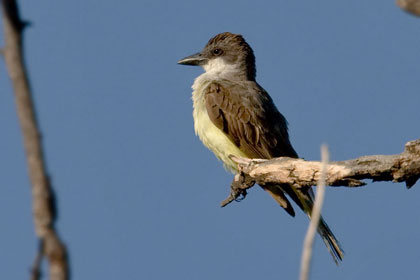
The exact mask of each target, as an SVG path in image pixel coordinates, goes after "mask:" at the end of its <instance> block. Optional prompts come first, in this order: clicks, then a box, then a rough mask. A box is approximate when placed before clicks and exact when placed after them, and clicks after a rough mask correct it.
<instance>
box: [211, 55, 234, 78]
mask: <svg viewBox="0 0 420 280" xmlns="http://www.w3.org/2000/svg"><path fill="white" fill-rule="evenodd" d="M203 68H204V71H206V75H207V76H208V77H212V78H222V77H226V76H232V75H235V74H237V73H240V72H241V69H240V67H239V65H238V64H228V63H226V62H225V61H224V60H223V59H222V58H220V57H218V58H214V59H211V60H210V61H209V62H208V63H207V64H206V65H203Z"/></svg>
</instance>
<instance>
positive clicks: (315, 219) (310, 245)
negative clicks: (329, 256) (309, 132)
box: [300, 145, 329, 280]
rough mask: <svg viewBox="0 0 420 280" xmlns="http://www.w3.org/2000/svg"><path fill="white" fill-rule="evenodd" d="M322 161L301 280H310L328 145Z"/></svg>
mask: <svg viewBox="0 0 420 280" xmlns="http://www.w3.org/2000/svg"><path fill="white" fill-rule="evenodd" d="M321 160H322V162H321V174H320V178H319V182H318V188H317V192H316V196H315V202H314V206H313V208H312V216H311V222H310V223H309V227H308V232H307V233H306V236H305V240H304V242H303V252H302V260H301V266H300V280H308V279H309V271H310V267H311V259H312V248H313V244H314V240H315V235H316V231H317V228H318V224H319V219H320V218H321V209H322V204H323V203H324V196H325V177H326V173H327V167H328V162H329V153H328V148H327V146H326V145H322V146H321Z"/></svg>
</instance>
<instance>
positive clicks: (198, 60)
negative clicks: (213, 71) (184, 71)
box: [178, 53, 207, 66]
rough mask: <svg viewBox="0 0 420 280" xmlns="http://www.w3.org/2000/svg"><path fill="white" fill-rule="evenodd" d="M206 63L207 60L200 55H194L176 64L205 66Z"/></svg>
mask: <svg viewBox="0 0 420 280" xmlns="http://www.w3.org/2000/svg"><path fill="white" fill-rule="evenodd" d="M206 62H207V59H206V58H205V57H203V55H202V54H201V53H196V54H193V55H190V56H187V57H185V58H183V59H181V60H180V61H178V64H182V65H193V66H200V65H203V64H205V63H206Z"/></svg>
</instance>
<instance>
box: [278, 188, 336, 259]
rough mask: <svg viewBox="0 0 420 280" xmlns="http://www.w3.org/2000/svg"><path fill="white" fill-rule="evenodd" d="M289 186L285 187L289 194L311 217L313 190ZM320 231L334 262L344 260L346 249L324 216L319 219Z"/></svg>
mask: <svg viewBox="0 0 420 280" xmlns="http://www.w3.org/2000/svg"><path fill="white" fill-rule="evenodd" d="M283 188H284V187H283ZM289 188H290V189H287V188H284V189H285V191H286V192H287V194H288V195H289V196H290V197H291V198H292V199H293V200H294V201H295V202H296V203H297V204H298V205H299V207H301V208H302V210H303V211H304V212H306V214H308V216H309V218H311V216H312V208H313V205H314V197H315V195H314V192H313V190H312V189H311V188H309V189H308V190H307V191H306V192H305V191H302V190H295V189H293V188H291V187H289ZM318 233H319V235H321V237H322V240H323V241H324V243H325V245H326V246H327V249H328V251H329V252H330V254H331V256H332V257H333V259H334V262H335V263H336V264H337V265H338V264H339V261H342V260H343V257H344V251H343V249H342V248H341V246H340V243H339V242H338V240H337V238H335V236H334V234H333V233H332V231H331V230H330V228H329V227H328V225H327V223H326V222H325V220H324V219H323V218H322V216H321V217H320V219H319V224H318Z"/></svg>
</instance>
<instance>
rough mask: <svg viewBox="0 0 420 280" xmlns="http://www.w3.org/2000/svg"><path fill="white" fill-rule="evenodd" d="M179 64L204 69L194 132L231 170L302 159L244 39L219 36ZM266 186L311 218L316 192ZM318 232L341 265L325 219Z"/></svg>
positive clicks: (197, 84) (197, 86)
mask: <svg viewBox="0 0 420 280" xmlns="http://www.w3.org/2000/svg"><path fill="white" fill-rule="evenodd" d="M178 64H181V65H191V66H201V67H202V68H204V73H203V74H201V75H200V76H198V77H197V78H196V79H195V80H194V83H193V85H192V90H193V92H192V100H193V119H194V129H195V133H196V135H198V137H199V138H200V140H201V141H202V142H203V144H204V145H205V146H206V147H207V148H208V149H210V150H211V151H212V152H213V153H214V154H215V156H216V157H217V158H218V159H220V160H221V161H222V162H223V164H224V167H225V168H226V169H227V170H228V171H231V172H232V173H234V174H238V173H239V170H238V167H237V165H236V163H235V162H234V161H233V160H232V158H231V155H234V156H236V157H245V158H260V159H271V158H275V157H291V158H298V154H297V153H296V151H295V150H294V148H293V146H292V144H291V143H290V140H289V132H288V123H287V121H286V118H285V117H284V116H283V115H282V114H281V113H280V112H279V111H278V109H277V107H276V105H275V104H274V102H273V100H272V98H271V97H270V95H269V94H268V93H267V91H266V90H264V88H262V87H261V86H260V85H259V84H258V83H257V81H256V66H255V56H254V52H253V50H252V48H251V46H250V45H249V44H248V43H247V42H246V41H245V39H244V38H243V36H242V35H240V34H233V33H230V32H223V33H220V34H217V35H216V36H214V37H212V38H211V39H210V40H209V41H208V43H207V44H206V45H205V47H204V48H203V49H202V51H201V52H198V53H196V54H193V55H190V56H187V57H185V58H183V59H181V60H179V61H178ZM261 187H262V188H263V189H264V190H265V191H266V192H267V193H268V194H270V195H271V196H272V197H273V198H274V200H275V201H276V202H277V203H278V204H279V205H280V206H281V207H283V208H284V210H286V212H287V213H288V214H290V215H291V216H292V217H294V216H295V212H294V209H293V206H292V204H291V203H290V201H289V199H288V198H287V196H288V197H289V198H291V199H292V200H293V201H294V202H295V203H296V204H297V205H298V207H300V208H301V209H302V210H303V211H304V212H305V213H306V214H307V215H308V216H309V218H310V217H311V212H312V207H313V204H314V192H313V190H312V189H311V188H308V189H303V188H295V187H294V186H289V185H276V184H265V185H261ZM286 195H287V196H286ZM318 233H319V234H320V236H321V237H322V240H323V241H324V243H325V245H326V247H327V249H328V250H329V252H330V253H331V255H332V257H333V260H334V261H335V263H337V264H338V262H339V261H341V260H342V259H343V254H344V252H343V250H342V248H341V246H340V244H339V242H338V240H337V239H336V237H335V236H334V234H333V233H332V231H331V230H330V228H329V227H328V225H327V223H326V222H325V220H324V219H323V218H322V217H321V219H320V222H319V225H318Z"/></svg>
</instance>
